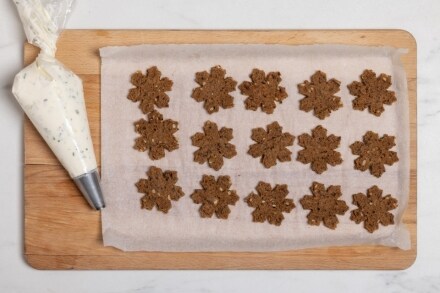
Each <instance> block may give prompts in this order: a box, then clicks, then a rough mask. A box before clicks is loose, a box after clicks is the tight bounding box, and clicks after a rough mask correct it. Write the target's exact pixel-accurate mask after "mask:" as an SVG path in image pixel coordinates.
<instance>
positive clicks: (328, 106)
mask: <svg viewBox="0 0 440 293" xmlns="http://www.w3.org/2000/svg"><path fill="white" fill-rule="evenodd" d="M340 85H341V82H340V81H339V80H336V79H334V78H332V79H330V80H328V81H327V75H326V74H325V73H324V72H322V71H319V70H318V71H316V72H315V74H313V75H312V77H311V81H308V80H304V82H303V83H301V84H299V85H298V91H299V93H300V94H302V95H304V96H305V98H303V99H301V100H300V101H299V109H300V110H303V111H305V112H310V111H312V110H313V115H315V116H316V117H318V118H319V119H321V120H323V119H325V118H326V117H329V116H330V113H331V112H332V111H336V110H338V109H339V108H341V107H342V103H341V97H338V96H335V94H336V93H337V92H339V86H340Z"/></svg>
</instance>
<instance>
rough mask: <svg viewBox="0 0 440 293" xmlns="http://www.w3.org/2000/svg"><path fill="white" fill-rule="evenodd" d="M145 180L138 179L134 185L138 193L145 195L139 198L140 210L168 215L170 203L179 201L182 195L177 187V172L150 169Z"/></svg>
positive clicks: (180, 189) (155, 168)
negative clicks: (153, 210)
mask: <svg viewBox="0 0 440 293" xmlns="http://www.w3.org/2000/svg"><path fill="white" fill-rule="evenodd" d="M147 176H148V178H147V179H144V178H142V179H139V181H138V182H137V183H136V187H137V189H138V192H140V193H144V194H145V195H144V196H143V197H142V198H141V208H142V209H147V210H150V211H151V210H152V209H153V207H155V206H156V208H157V210H159V211H161V212H163V213H168V211H169V210H170V209H171V201H172V200H173V201H177V200H179V199H180V198H181V197H182V196H183V195H184V193H183V191H182V188H181V187H180V186H177V185H176V183H177V172H176V171H169V170H167V171H165V172H163V171H162V169H160V168H157V167H154V166H153V167H150V169H149V170H148V172H147Z"/></svg>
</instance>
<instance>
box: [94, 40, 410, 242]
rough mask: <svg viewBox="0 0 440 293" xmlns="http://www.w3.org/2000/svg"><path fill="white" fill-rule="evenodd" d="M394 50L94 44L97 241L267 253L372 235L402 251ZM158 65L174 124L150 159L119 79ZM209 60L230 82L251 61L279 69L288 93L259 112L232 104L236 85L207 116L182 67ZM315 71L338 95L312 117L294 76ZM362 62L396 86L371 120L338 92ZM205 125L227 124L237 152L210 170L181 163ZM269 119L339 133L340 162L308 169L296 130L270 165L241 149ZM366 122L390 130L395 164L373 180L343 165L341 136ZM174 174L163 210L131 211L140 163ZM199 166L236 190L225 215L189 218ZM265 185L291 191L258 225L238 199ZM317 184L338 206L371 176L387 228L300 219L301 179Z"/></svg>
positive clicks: (405, 153) (403, 112)
mask: <svg viewBox="0 0 440 293" xmlns="http://www.w3.org/2000/svg"><path fill="white" fill-rule="evenodd" d="M403 51H404V50H398V49H394V48H387V47H360V46H342V45H313V46H286V45H140V46H132V47H106V48H102V49H101V50H100V53H101V58H102V68H101V137H102V138H101V139H102V141H101V148H102V149H101V158H102V187H103V191H104V195H105V200H106V203H107V207H106V208H105V209H104V210H103V211H102V232H103V239H104V245H105V246H114V247H117V248H119V249H122V250H125V251H133V250H135V251H136V250H148V251H274V250H290V249H299V248H307V247H317V246H335V245H355V244H381V245H387V246H397V247H400V248H402V249H409V248H410V238H409V232H408V231H407V229H406V228H405V227H404V225H403V224H402V223H401V218H402V214H403V212H404V210H405V208H406V206H407V201H408V192H409V122H408V111H409V110H408V95H407V82H406V76H405V72H404V70H403V67H402V64H401V62H400V55H401V54H402V53H403ZM154 65H156V66H158V68H159V70H160V71H161V72H162V74H163V76H167V77H169V78H170V79H172V80H173V81H174V85H173V89H172V91H171V92H169V96H170V98H171V102H170V106H169V108H166V109H159V111H160V112H161V113H162V114H163V115H164V119H167V118H172V119H174V120H177V121H178V122H179V128H180V130H179V131H178V132H177V137H178V140H179V143H180V148H179V149H178V150H176V151H173V152H171V153H166V156H165V158H163V159H161V160H158V161H151V160H150V159H149V157H148V155H147V153H142V152H138V151H136V150H134V149H133V145H134V140H135V138H136V137H137V136H138V135H137V134H136V133H135V132H134V126H133V122H134V121H136V120H138V119H140V118H145V116H144V115H143V114H142V112H141V111H140V109H139V108H138V104H137V103H133V102H131V101H130V100H128V99H127V98H126V97H127V93H128V90H129V89H130V88H131V87H132V85H131V84H130V76H131V74H132V73H134V72H135V71H137V70H141V71H143V72H145V70H146V69H147V68H149V67H151V66H154ZM214 65H221V66H222V67H223V68H224V69H226V71H227V75H228V76H232V77H233V78H234V79H235V80H236V81H237V82H238V84H240V83H241V82H242V81H244V80H249V74H250V72H251V70H252V69H253V68H259V69H263V70H265V71H266V73H267V72H269V71H280V72H281V75H282V78H283V81H282V83H281V85H282V86H284V87H285V88H286V90H287V93H288V95H289V96H288V98H287V99H286V100H285V101H284V102H283V103H282V104H279V105H277V108H276V110H275V112H274V114H273V115H267V114H265V113H263V112H261V111H257V112H254V111H249V110H245V108H244V103H243V101H244V99H245V97H244V96H242V95H240V93H239V90H238V89H237V91H235V92H234V93H233V96H234V98H235V99H234V102H235V107H234V108H232V109H228V110H223V109H220V111H219V112H218V113H215V114H212V115H209V114H207V113H206V111H205V109H203V108H202V106H203V105H202V103H197V102H196V101H195V100H194V99H192V98H191V92H192V89H193V88H194V87H196V86H197V85H196V83H195V81H194V74H195V73H196V72H198V71H203V70H209V68H211V67H212V66H214ZM318 69H319V70H322V71H324V72H326V73H327V77H328V78H336V79H338V80H340V81H341V90H340V92H339V93H338V94H339V95H340V96H341V98H342V102H343V104H344V107H343V108H341V109H339V110H338V111H336V112H333V113H332V114H331V116H330V117H329V118H327V119H325V120H324V121H321V120H319V119H318V118H316V117H314V116H313V115H312V113H306V112H303V111H300V110H299V104H298V103H299V100H300V99H301V98H302V97H303V96H301V95H299V94H298V91H297V84H298V83H301V82H303V81H304V80H305V79H309V78H310V76H311V75H312V74H313V73H314V72H315V71H316V70H318ZM364 69H373V70H374V71H375V72H376V73H378V74H379V73H386V74H390V75H391V76H392V81H393V85H392V88H391V89H392V90H394V91H395V92H396V95H397V103H395V104H393V105H392V106H385V107H386V111H385V112H384V113H383V114H382V115H381V116H380V117H379V118H378V117H375V116H373V115H371V114H369V113H368V112H367V111H362V112H361V111H355V110H353V109H352V106H351V101H352V99H353V98H354V97H353V96H350V95H349V93H348V89H347V85H348V84H349V83H351V82H352V81H353V80H359V76H360V74H361V73H362V72H363V70H364ZM208 119H209V120H211V121H214V122H216V123H217V124H218V125H219V127H222V126H227V127H231V128H233V130H234V138H233V140H232V143H233V144H235V145H236V148H237V152H238V155H237V156H236V157H234V158H233V159H225V163H224V165H223V167H222V168H221V169H220V170H219V171H218V172H216V171H214V170H212V169H210V168H208V167H207V166H206V165H200V164H198V163H195V162H193V152H194V151H195V150H196V149H197V148H196V147H193V146H192V145H191V140H190V137H191V136H192V135H193V134H194V133H196V132H200V131H201V129H202V126H203V123H204V122H205V121H206V120H208ZM273 121H278V122H279V123H280V125H281V126H283V131H288V132H290V133H292V134H293V135H295V137H298V136H299V135H300V134H302V133H304V132H307V133H310V131H311V129H312V128H314V127H315V126H317V125H319V124H321V125H323V126H324V127H326V128H327V129H328V131H329V134H335V135H339V136H341V137H342V139H341V144H340V147H339V149H338V151H339V152H341V154H342V158H343V160H344V162H343V163H342V164H341V165H339V166H336V167H329V170H328V171H326V172H324V173H323V174H322V175H317V174H316V173H315V172H313V171H312V170H311V169H310V165H304V164H302V163H300V162H298V161H296V155H297V152H298V151H299V150H300V149H302V148H301V147H299V146H298V144H297V138H296V139H295V143H294V145H293V146H292V147H290V150H291V151H292V152H293V155H292V159H293V160H292V161H291V162H288V163H278V164H277V165H276V166H275V167H272V168H270V169H265V168H263V166H262V165H261V163H260V161H259V159H254V158H252V157H250V156H249V155H248V154H247V150H248V148H249V145H251V144H252V143H253V141H252V140H251V138H250V134H251V129H252V128H255V127H265V126H266V125H267V124H269V123H271V122H273ZM368 130H372V131H375V132H378V133H379V134H380V135H383V134H385V133H386V134H390V135H395V136H396V142H397V146H396V147H395V150H396V151H397V153H398V156H399V158H400V161H399V162H398V163H396V164H394V165H393V166H386V172H385V173H384V174H383V175H382V177H381V178H376V177H374V176H372V175H371V174H370V173H369V172H361V171H358V170H354V168H353V160H354V159H355V158H356V156H354V155H352V154H351V151H350V149H349V145H350V144H351V143H353V142H355V141H357V140H361V139H362V136H363V135H364V134H365V132H366V131H368ZM152 165H154V166H157V167H160V168H162V169H166V170H176V171H177V172H178V177H179V181H178V185H180V186H181V187H182V188H183V191H184V192H185V196H184V197H183V198H181V199H180V200H179V201H178V202H174V201H173V202H172V205H173V207H172V209H171V210H170V211H169V212H168V214H163V213H161V212H158V211H157V210H156V209H154V210H152V211H147V210H145V209H144V210H142V209H141V208H140V198H141V197H142V194H140V193H138V192H137V189H136V187H135V183H136V182H137V181H138V180H139V179H140V178H145V177H146V174H145V173H146V171H147V170H148V169H149V167H150V166H152ZM203 174H210V175H211V174H212V175H215V176H218V175H229V176H231V179H232V182H233V185H232V188H233V189H235V190H236V191H237V193H238V195H239V196H240V200H239V201H238V202H237V203H236V205H235V206H231V210H232V211H231V213H230V215H229V219H228V220H221V219H217V218H215V217H214V218H211V219H205V218H201V217H200V216H199V212H198V209H199V207H200V206H199V205H196V204H194V203H193V202H192V200H191V198H190V194H191V193H192V192H193V191H194V189H197V188H201V187H200V184H199V182H200V180H201V178H202V175H203ZM260 180H263V181H266V182H269V183H271V184H276V183H278V184H287V185H288V189H289V195H288V197H289V198H293V199H294V202H295V204H296V208H295V209H294V210H293V211H292V212H291V213H289V214H284V216H285V220H284V221H283V223H282V225H281V226H279V227H277V226H274V225H270V224H268V223H254V222H252V216H251V212H252V210H253V209H251V208H250V207H248V206H247V204H246V203H245V202H244V201H243V198H245V197H246V196H247V195H248V194H249V193H250V192H252V191H254V189H255V187H256V185H257V183H258V181H260ZM315 180H316V181H318V182H321V183H324V184H325V185H326V186H328V185H341V188H342V193H343V196H342V199H344V200H345V201H346V202H347V205H348V206H349V208H350V211H351V210H353V209H355V208H356V207H355V206H354V205H353V204H352V195H353V194H355V193H358V192H362V193H364V194H365V193H366V190H367V189H368V188H369V187H371V186H372V185H375V184H376V185H378V186H379V187H380V188H381V189H383V190H384V194H392V195H393V196H394V197H396V198H397V199H398V201H399V207H398V208H397V209H396V210H394V211H392V212H393V213H394V215H395V220H396V225H391V226H388V227H383V226H380V228H379V230H377V231H375V232H374V233H373V234H370V233H368V232H367V231H366V230H365V229H364V228H363V223H361V224H359V225H358V224H355V223H354V222H353V221H351V220H350V219H349V217H350V211H348V212H347V213H346V214H345V215H344V216H338V218H339V221H340V223H339V224H338V227H337V229H336V230H330V229H328V228H326V227H324V226H323V225H322V224H321V226H318V227H317V226H310V225H307V219H306V215H307V214H308V212H309V211H308V210H304V209H302V207H301V205H300V203H299V199H300V198H302V197H303V196H304V195H305V194H311V193H310V190H309V187H310V185H311V183H312V182H313V181H315Z"/></svg>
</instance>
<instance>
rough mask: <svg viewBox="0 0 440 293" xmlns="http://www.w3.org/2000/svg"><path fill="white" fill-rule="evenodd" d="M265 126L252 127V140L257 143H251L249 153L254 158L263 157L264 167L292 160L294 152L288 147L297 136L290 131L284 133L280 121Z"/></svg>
mask: <svg viewBox="0 0 440 293" xmlns="http://www.w3.org/2000/svg"><path fill="white" fill-rule="evenodd" d="M266 129H267V130H265V129H264V128H261V127H259V128H254V129H252V136H251V138H252V140H253V141H255V142H256V143H255V144H253V145H251V146H250V147H249V150H248V154H249V155H251V156H252V157H254V158H258V157H261V163H262V164H263V166H264V167H266V168H270V167H272V166H275V165H276V164H277V160H278V161H280V162H288V161H291V160H292V158H291V155H292V152H291V151H290V150H289V149H287V147H288V146H292V145H293V141H294V140H295V137H294V136H293V135H291V134H290V133H288V132H284V133H283V128H282V127H281V126H280V125H279V124H278V122H273V123H271V124H269V125H267V126H266Z"/></svg>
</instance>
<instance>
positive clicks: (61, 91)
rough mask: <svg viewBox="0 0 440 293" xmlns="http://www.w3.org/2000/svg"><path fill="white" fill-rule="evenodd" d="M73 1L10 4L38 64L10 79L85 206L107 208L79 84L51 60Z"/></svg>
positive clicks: (22, 0)
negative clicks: (16, 14)
mask: <svg viewBox="0 0 440 293" xmlns="http://www.w3.org/2000/svg"><path fill="white" fill-rule="evenodd" d="M72 2H73V0H14V3H15V4H16V6H17V9H18V13H19V15H20V18H21V21H22V23H23V27H24V31H25V33H26V37H27V39H28V42H29V43H31V44H33V45H35V46H37V47H39V48H40V49H41V50H40V53H39V55H38V57H37V59H36V60H35V61H34V62H33V63H32V64H30V65H29V66H27V67H25V68H24V69H23V70H21V71H20V72H19V73H18V74H17V75H16V76H15V79H14V84H13V86H12V93H13V94H14V96H15V98H16V99H17V101H18V103H19V104H20V106H21V107H22V108H23V110H24V112H25V113H26V115H27V116H28V117H29V119H30V120H31V121H32V123H33V124H34V126H35V128H36V129H37V130H38V132H39V133H40V135H41V136H42V137H43V138H44V140H45V141H46V143H47V144H48V145H49V147H50V148H51V150H52V151H53V153H54V154H55V156H56V157H57V158H58V160H59V161H60V163H61V164H62V165H63V167H64V168H65V169H66V170H67V172H68V173H69V175H70V177H71V178H72V179H73V181H74V182H75V184H76V185H77V187H78V189H79V190H80V191H81V193H82V194H83V196H84V197H85V199H86V200H87V202H88V203H89V204H90V206H92V207H93V208H94V209H96V210H100V209H102V208H104V207H105V203H104V199H103V196H102V191H101V186H100V178H99V174H98V168H97V164H96V158H95V153H94V150H93V144H92V139H91V136H90V128H89V122H88V119H87V112H86V107H85V103H84V91H83V85H82V81H81V79H80V78H79V77H78V76H77V75H76V74H74V73H73V72H72V71H71V70H69V69H68V68H66V67H65V66H64V65H63V64H61V63H60V62H59V61H58V60H57V59H56V58H55V52H56V42H57V40H58V36H59V34H60V32H61V30H62V29H63V28H64V24H65V21H66V18H67V15H68V14H69V12H70V9H71V6H72Z"/></svg>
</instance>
